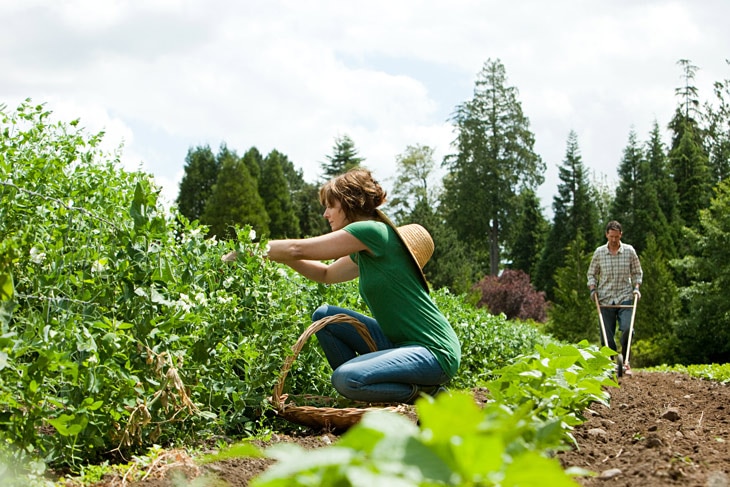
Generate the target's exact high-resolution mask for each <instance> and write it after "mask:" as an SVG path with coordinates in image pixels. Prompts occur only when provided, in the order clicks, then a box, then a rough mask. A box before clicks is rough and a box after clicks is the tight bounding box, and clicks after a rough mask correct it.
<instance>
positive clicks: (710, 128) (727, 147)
mask: <svg viewBox="0 0 730 487" xmlns="http://www.w3.org/2000/svg"><path fill="white" fill-rule="evenodd" d="M725 62H726V63H727V64H728V65H730V60H725ZM714 93H715V99H716V101H717V105H716V106H714V105H712V104H710V103H706V104H705V116H704V119H705V121H706V124H707V129H706V133H707V137H706V139H705V142H706V147H707V154H708V156H709V164H710V174H711V176H712V181H713V183H719V182H720V181H724V180H725V179H727V178H728V177H730V79H725V80H723V81H717V82H715V84H714Z"/></svg>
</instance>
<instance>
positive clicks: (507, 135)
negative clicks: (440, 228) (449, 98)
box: [444, 60, 545, 275]
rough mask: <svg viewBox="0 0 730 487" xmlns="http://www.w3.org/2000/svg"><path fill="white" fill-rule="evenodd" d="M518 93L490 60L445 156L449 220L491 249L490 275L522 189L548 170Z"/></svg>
mask: <svg viewBox="0 0 730 487" xmlns="http://www.w3.org/2000/svg"><path fill="white" fill-rule="evenodd" d="M517 95H518V91H517V88H515V87H511V86H508V85H507V76H506V72H505V68H504V66H503V65H502V63H501V62H500V61H499V60H496V61H492V60H488V61H487V62H486V63H485V64H484V67H483V68H482V70H481V71H480V72H479V74H478V75H477V80H476V83H475V88H474V96H473V98H472V99H471V100H469V101H467V102H464V103H462V104H460V105H459V106H458V107H457V108H456V112H455V114H454V115H453V117H452V118H451V120H452V123H453V124H454V127H455V130H456V132H457V137H456V140H455V141H454V147H455V148H456V150H457V153H456V154H454V155H451V156H449V157H448V158H447V160H446V161H445V165H446V166H447V167H448V170H449V174H448V175H447V177H446V178H445V179H444V188H445V194H444V204H445V208H446V211H447V212H448V221H449V222H450V224H451V225H452V227H453V228H454V229H456V231H457V233H458V235H459V237H460V238H462V239H464V240H465V241H466V242H467V244H469V245H470V246H471V247H473V248H482V247H486V248H487V249H488V255H487V256H488V259H489V273H490V274H491V275H497V274H498V273H499V268H500V261H501V256H500V252H501V247H502V246H503V245H504V244H505V240H506V237H507V235H508V233H509V226H510V224H511V222H512V221H513V220H514V215H515V212H516V206H517V194H518V193H519V191H520V190H521V189H522V188H523V187H525V188H529V189H533V190H534V189H536V188H537V186H539V185H540V184H541V183H542V181H543V173H544V171H545V165H544V163H543V162H542V160H541V159H540V157H539V156H538V155H537V154H536V153H535V152H534V144H535V137H534V135H533V134H532V132H531V131H530V123H529V120H528V118H527V117H526V116H525V115H524V114H523V112H522V106H521V104H520V102H519V101H518V99H517ZM480 254H481V252H480ZM475 257H476V258H477V259H479V258H482V255H476V256H475Z"/></svg>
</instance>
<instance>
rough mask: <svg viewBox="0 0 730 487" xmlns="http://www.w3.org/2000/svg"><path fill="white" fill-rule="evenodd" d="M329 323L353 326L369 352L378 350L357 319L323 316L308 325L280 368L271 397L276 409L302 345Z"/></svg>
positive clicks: (348, 316) (278, 406)
mask: <svg viewBox="0 0 730 487" xmlns="http://www.w3.org/2000/svg"><path fill="white" fill-rule="evenodd" d="M330 323H347V324H350V325H352V326H354V327H355V330H356V331H357V333H358V334H359V335H360V336H361V337H362V339H363V340H365V343H366V344H367V346H368V348H369V349H370V351H371V352H375V351H377V350H378V346H377V345H376V344H375V341H374V340H373V337H372V336H370V332H369V331H368V328H367V326H365V324H364V323H363V322H362V321H360V320H358V319H357V318H353V317H352V316H350V315H346V314H344V313H339V314H336V315H332V316H325V317H324V318H322V319H321V320H317V321H315V322H314V323H312V324H311V325H309V326H308V327H307V329H306V330H304V333H302V334H301V336H300V337H299V339H298V340H297V342H296V343H295V344H294V346H293V347H292V350H293V352H294V353H293V354H292V355H290V356H289V357H287V359H286V360H285V361H284V366H283V367H282V368H281V375H280V376H279V380H278V381H277V382H276V385H275V386H274V391H273V393H272V396H271V397H272V399H273V401H274V403H275V404H276V406H277V408H279V409H280V408H281V393H282V391H283V390H284V380H285V379H286V375H287V374H288V373H289V369H291V366H292V364H293V363H294V360H296V358H297V356H298V355H299V352H300V351H301V350H302V347H303V346H304V343H305V342H306V341H307V340H308V339H309V338H310V337H311V336H312V335H314V334H315V333H316V332H318V331H319V330H321V329H322V328H324V327H325V326H327V325H329V324H330Z"/></svg>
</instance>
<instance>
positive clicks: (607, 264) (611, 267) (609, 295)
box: [588, 242, 643, 304]
mask: <svg viewBox="0 0 730 487" xmlns="http://www.w3.org/2000/svg"><path fill="white" fill-rule="evenodd" d="M642 276H643V272H642V270H641V263H640V262H639V257H638V256H637V255H636V250H634V247H632V246H631V245H629V244H625V243H623V242H621V243H620V245H619V249H618V252H617V253H616V255H612V254H611V252H610V251H609V250H608V244H606V245H602V246H600V247H598V248H597V249H596V251H595V252H594V253H593V258H592V259H591V265H590V266H589V267H588V287H595V288H596V290H597V291H598V300H599V302H601V303H603V304H621V303H622V302H624V301H630V300H631V299H632V293H633V287H634V286H636V285H637V284H641V278H642Z"/></svg>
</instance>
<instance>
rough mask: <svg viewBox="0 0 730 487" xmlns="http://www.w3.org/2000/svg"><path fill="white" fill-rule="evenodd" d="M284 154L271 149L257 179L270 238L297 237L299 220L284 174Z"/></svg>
mask: <svg viewBox="0 0 730 487" xmlns="http://www.w3.org/2000/svg"><path fill="white" fill-rule="evenodd" d="M287 162H288V161H287V159H286V156H285V155H284V154H281V153H280V152H278V151H275V150H274V151H271V152H270V153H269V155H267V156H266V159H264V168H263V171H262V173H261V179H260V181H259V194H260V195H261V198H262V199H263V201H264V206H265V207H266V212H267V214H268V215H269V231H270V236H271V238H287V237H288V238H297V237H299V236H300V235H299V220H298V218H297V215H296V213H295V211H294V206H293V204H292V198H291V188H290V187H289V183H288V181H287V179H286V177H285V176H284V164H286V163H287Z"/></svg>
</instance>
